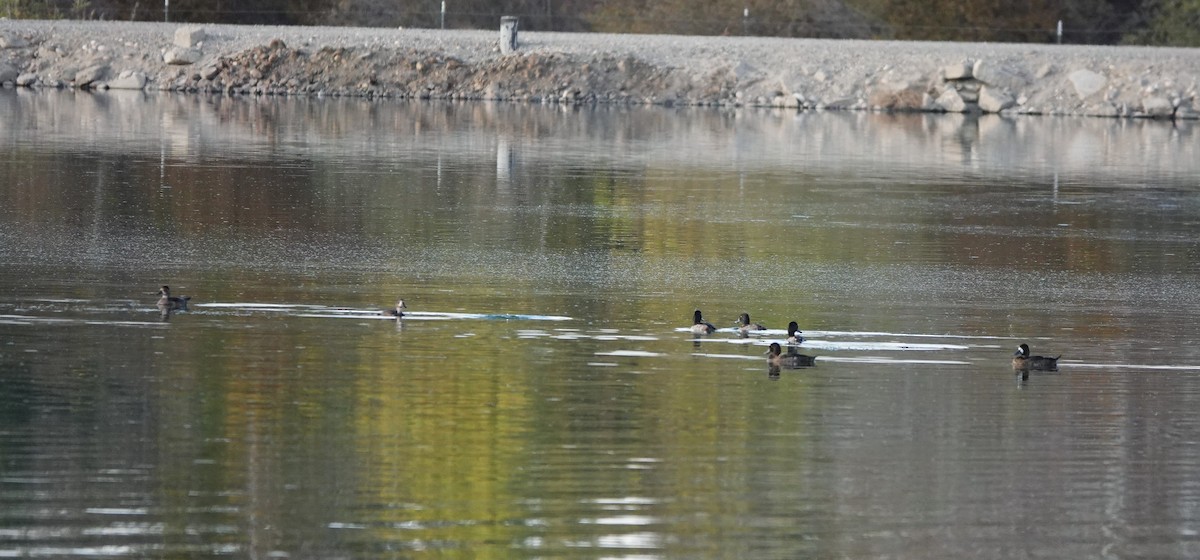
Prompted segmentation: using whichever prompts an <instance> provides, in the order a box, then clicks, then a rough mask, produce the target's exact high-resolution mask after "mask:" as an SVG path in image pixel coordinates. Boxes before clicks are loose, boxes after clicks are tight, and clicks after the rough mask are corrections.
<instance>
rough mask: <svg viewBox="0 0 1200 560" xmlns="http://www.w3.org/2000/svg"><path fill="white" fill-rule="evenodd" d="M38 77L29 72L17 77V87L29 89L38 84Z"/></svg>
mask: <svg viewBox="0 0 1200 560" xmlns="http://www.w3.org/2000/svg"><path fill="white" fill-rule="evenodd" d="M37 79H38V75H37V74H34V73H33V72H28V73H25V74H21V75H20V76H17V85H18V86H21V87H29V86H31V85H33V84H34V83H35V82H37Z"/></svg>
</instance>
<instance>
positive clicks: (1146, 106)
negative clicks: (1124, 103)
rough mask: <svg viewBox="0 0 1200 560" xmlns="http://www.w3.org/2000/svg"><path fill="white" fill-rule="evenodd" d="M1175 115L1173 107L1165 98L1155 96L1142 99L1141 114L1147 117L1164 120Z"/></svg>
mask: <svg viewBox="0 0 1200 560" xmlns="http://www.w3.org/2000/svg"><path fill="white" fill-rule="evenodd" d="M1174 113H1175V106H1174V105H1171V101H1170V100H1169V99H1167V98H1165V97H1159V96H1157V95H1154V96H1150V97H1146V98H1144V99H1142V114H1143V115H1145V116H1147V117H1156V118H1165V117H1170V116H1171V115H1173V114H1174Z"/></svg>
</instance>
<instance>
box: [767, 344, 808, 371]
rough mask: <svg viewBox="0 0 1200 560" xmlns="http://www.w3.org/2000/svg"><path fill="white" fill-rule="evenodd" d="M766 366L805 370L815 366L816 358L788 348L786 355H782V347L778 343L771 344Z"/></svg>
mask: <svg viewBox="0 0 1200 560" xmlns="http://www.w3.org/2000/svg"><path fill="white" fill-rule="evenodd" d="M767 365H768V366H774V367H779V368H787V369H798V368H806V367H812V366H815V365H817V358H816V356H806V355H804V354H800V353H797V352H796V350H795V349H794V348H788V353H787V354H784V353H783V347H782V346H780V345H779V343H778V342H772V343H771V346H770V348H769V349H768V350H767Z"/></svg>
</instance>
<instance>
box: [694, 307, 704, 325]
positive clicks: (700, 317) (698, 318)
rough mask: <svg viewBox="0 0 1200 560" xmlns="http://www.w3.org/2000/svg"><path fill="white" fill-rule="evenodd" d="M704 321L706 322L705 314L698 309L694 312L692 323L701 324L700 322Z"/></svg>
mask: <svg viewBox="0 0 1200 560" xmlns="http://www.w3.org/2000/svg"><path fill="white" fill-rule="evenodd" d="M703 322H704V316H703V315H701V314H700V310H699V309H697V310H696V312H695V313H693V314H692V324H693V325H699V324H700V323H703Z"/></svg>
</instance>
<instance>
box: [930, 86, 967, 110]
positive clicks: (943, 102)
mask: <svg viewBox="0 0 1200 560" xmlns="http://www.w3.org/2000/svg"><path fill="white" fill-rule="evenodd" d="M934 104H936V105H937V106H938V107H939V108H941V109H942V110H943V111H946V112H948V113H963V112H966V110H967V102H966V101H963V98H962V96H961V95H959V94H958V90H956V89H954V88H946V91H943V92H942V94H941V95H939V96H938V98H937V99H936V100H934Z"/></svg>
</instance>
